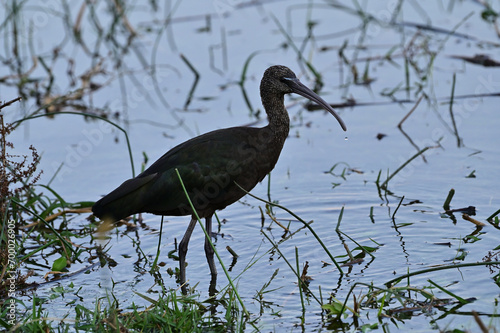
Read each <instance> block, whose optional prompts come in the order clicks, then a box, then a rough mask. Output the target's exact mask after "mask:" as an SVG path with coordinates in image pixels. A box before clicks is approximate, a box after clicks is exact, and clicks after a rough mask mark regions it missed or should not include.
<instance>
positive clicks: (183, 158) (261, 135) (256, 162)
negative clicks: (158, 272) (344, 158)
mask: <svg viewBox="0 0 500 333" xmlns="http://www.w3.org/2000/svg"><path fill="white" fill-rule="evenodd" d="M289 93H296V94H299V95H301V96H303V97H306V98H308V99H310V100H311V101H314V102H316V103H318V104H319V105H321V106H322V107H323V108H324V109H325V110H326V111H328V112H330V113H331V114H332V115H333V116H334V117H335V118H336V119H337V121H338V122H339V123H340V126H342V129H343V130H344V131H345V130H346V126H345V124H344V122H343V121H342V119H341V118H340V117H339V116H338V115H337V113H336V112H335V111H334V110H333V109H332V107H331V106H330V105H329V104H328V103H327V102H325V101H324V100H323V99H322V98H321V97H319V96H318V95H317V94H316V93H314V92H313V91H311V90H310V89H309V88H307V87H306V86H305V85H303V84H302V83H301V82H300V81H299V79H297V77H296V76H295V74H294V73H293V72H292V71H291V70H290V69H289V68H287V67H285V66H272V67H269V68H268V69H267V70H266V71H265V73H264V76H263V77H262V81H261V83H260V96H261V99H262V105H263V106H264V109H265V110H266V113H267V117H268V120H269V124H268V125H267V126H265V127H262V128H254V127H232V128H225V129H220V130H216V131H212V132H209V133H206V134H203V135H200V136H197V137H195V138H192V139H190V140H188V141H186V142H184V143H181V144H180V145H178V146H176V147H174V148H172V149H171V150H169V151H168V152H167V153H166V154H165V155H163V156H162V157H160V158H159V159H158V160H157V161H156V162H154V163H153V164H152V165H151V166H150V167H149V168H148V169H147V170H145V171H144V172H142V173H141V174H140V175H138V176H137V177H135V178H133V179H129V180H127V181H125V182H124V183H123V184H121V185H120V186H119V187H118V188H116V189H115V190H114V191H112V192H111V193H109V194H108V195H106V196H105V197H103V198H102V199H100V200H99V201H97V202H96V203H95V204H94V206H93V207H92V211H93V213H94V215H95V216H97V217H99V218H101V219H106V220H108V221H113V222H114V221H118V220H120V219H122V218H125V217H127V216H130V215H132V214H137V213H141V212H146V213H153V214H156V215H170V216H181V215H191V222H190V223H189V226H188V228H187V230H186V233H185V234H184V237H183V238H182V240H181V242H180V243H179V265H180V281H181V284H184V283H185V282H186V275H185V260H186V253H187V250H188V243H189V238H190V237H191V234H192V232H193V229H194V227H195V225H196V222H197V219H196V217H195V214H194V212H193V210H192V209H191V207H190V205H189V203H188V200H187V198H186V196H185V194H184V192H183V190H182V187H181V184H180V180H179V178H178V176H177V173H176V171H175V170H176V169H177V170H178V171H179V174H180V176H181V178H182V181H183V182H184V185H185V186H186V190H187V192H188V194H189V197H190V198H191V201H192V203H193V205H194V207H195V209H196V212H197V213H198V216H199V217H200V218H205V228H206V231H207V234H208V235H209V236H210V235H211V230H212V215H213V214H214V212H215V211H216V210H220V209H223V208H225V207H226V206H228V205H230V204H232V203H234V202H235V201H237V200H239V199H240V198H241V197H243V196H244V195H245V191H243V190H242V189H241V188H243V189H245V190H246V191H250V190H252V189H253V188H254V186H255V185H257V183H259V182H260V181H262V180H263V179H264V177H265V176H266V175H267V174H268V173H269V172H271V170H272V169H273V168H274V165H275V164H276V162H277V161H278V157H279V156H280V153H281V149H282V148H283V144H284V143H285V139H286V138H287V136H288V132H289V129H290V119H289V117H288V112H287V110H286V109H285V104H284V96H285V94H289ZM238 185H239V186H238ZM240 186H241V188H240ZM205 254H206V257H207V261H208V265H209V267H210V272H211V274H212V280H215V279H216V276H217V269H216V268H215V262H214V251H213V249H212V247H211V246H210V243H209V240H208V238H206V239H205Z"/></svg>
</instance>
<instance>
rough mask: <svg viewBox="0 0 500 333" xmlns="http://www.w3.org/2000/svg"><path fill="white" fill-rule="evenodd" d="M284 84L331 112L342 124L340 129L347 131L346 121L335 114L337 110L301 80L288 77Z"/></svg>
mask: <svg viewBox="0 0 500 333" xmlns="http://www.w3.org/2000/svg"><path fill="white" fill-rule="evenodd" d="M284 82H285V83H286V84H287V85H288V86H289V87H290V89H292V91H293V92H294V93H296V94H298V95H300V96H302V97H305V98H307V99H309V100H311V101H313V102H315V103H317V104H318V105H320V106H322V107H323V109H325V110H326V111H328V112H330V113H331V114H332V116H334V117H335V119H337V121H338V122H339V124H340V127H342V129H343V130H344V131H347V127H346V125H345V123H344V121H343V120H342V118H340V116H339V115H338V114H337V112H335V110H334V109H333V108H332V107H331V106H330V104H328V103H327V102H326V101H325V100H324V99H323V98H321V97H319V96H318V94H316V93H315V92H314V91H312V90H311V89H309V88H308V87H306V86H305V85H303V84H302V82H300V80H299V79H297V78H288V77H287V78H284Z"/></svg>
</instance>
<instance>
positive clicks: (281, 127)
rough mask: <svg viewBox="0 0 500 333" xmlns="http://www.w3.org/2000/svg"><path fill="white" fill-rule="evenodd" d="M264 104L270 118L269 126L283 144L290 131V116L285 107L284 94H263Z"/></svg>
mask: <svg viewBox="0 0 500 333" xmlns="http://www.w3.org/2000/svg"><path fill="white" fill-rule="evenodd" d="M262 105H263V106H264V109H265V110H266V113H267V118H268V120H269V125H268V126H267V127H268V128H269V129H270V130H271V132H272V133H273V135H274V139H275V140H276V141H278V142H280V143H281V144H283V143H284V142H285V139H286V138H287V136H288V132H289V131H290V118H289V116H288V112H287V110H286V109H285V103H284V96H283V95H281V96H276V95H275V96H272V97H271V96H263V97H262Z"/></svg>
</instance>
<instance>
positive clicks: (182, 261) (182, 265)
mask: <svg viewBox="0 0 500 333" xmlns="http://www.w3.org/2000/svg"><path fill="white" fill-rule="evenodd" d="M197 221H198V220H197V219H196V218H195V217H194V216H193V217H191V222H189V225H188V228H187V230H186V233H185V234H184V237H182V240H181V242H180V243H179V269H180V273H181V285H183V284H184V283H185V282H186V253H187V250H188V244H189V239H190V238H191V234H192V233H193V230H194V227H195V226H196V222H197Z"/></svg>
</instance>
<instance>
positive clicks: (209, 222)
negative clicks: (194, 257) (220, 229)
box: [205, 215, 217, 279]
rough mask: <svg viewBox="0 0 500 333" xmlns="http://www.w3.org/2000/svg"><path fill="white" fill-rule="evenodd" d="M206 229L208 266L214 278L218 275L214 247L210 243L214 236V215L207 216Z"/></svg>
mask: <svg viewBox="0 0 500 333" xmlns="http://www.w3.org/2000/svg"><path fill="white" fill-rule="evenodd" d="M205 230H206V231H207V237H205V255H206V256H207V261H208V266H209V267H210V273H211V274H212V279H213V278H214V277H216V276H217V268H216V267H215V261H214V249H213V248H212V245H210V238H209V237H212V216H211V215H210V216H208V217H206V218H205Z"/></svg>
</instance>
